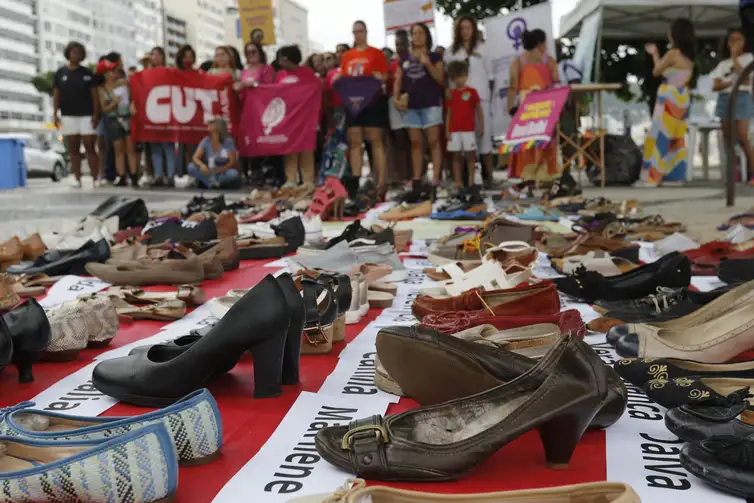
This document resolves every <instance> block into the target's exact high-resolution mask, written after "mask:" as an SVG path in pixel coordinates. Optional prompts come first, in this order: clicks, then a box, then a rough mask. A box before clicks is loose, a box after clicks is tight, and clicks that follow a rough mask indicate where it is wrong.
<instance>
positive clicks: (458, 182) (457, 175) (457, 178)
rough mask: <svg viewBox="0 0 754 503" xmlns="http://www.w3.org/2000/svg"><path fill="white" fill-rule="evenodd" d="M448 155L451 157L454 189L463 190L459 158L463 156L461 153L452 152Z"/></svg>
mask: <svg viewBox="0 0 754 503" xmlns="http://www.w3.org/2000/svg"><path fill="white" fill-rule="evenodd" d="M450 155H452V156H453V179H454V180H455V182H456V188H458V190H461V189H462V188H463V173H462V167H461V156H462V155H463V154H462V153H461V152H452V153H451V154H450Z"/></svg>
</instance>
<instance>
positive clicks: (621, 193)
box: [0, 178, 754, 241]
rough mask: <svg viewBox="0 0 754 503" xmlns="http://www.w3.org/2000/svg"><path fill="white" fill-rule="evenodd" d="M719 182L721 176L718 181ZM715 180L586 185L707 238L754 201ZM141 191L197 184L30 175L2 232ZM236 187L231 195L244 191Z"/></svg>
mask: <svg viewBox="0 0 754 503" xmlns="http://www.w3.org/2000/svg"><path fill="white" fill-rule="evenodd" d="M717 183H719V182H717ZM717 183H716V184H708V185H694V186H691V187H672V188H659V189H646V188H631V187H629V188H606V189H600V188H595V187H588V186H585V187H584V192H585V194H586V196H587V197H599V196H601V197H605V198H607V199H611V200H613V201H621V200H624V199H636V200H638V201H639V202H640V203H641V204H642V206H643V207H644V209H645V213H647V214H653V213H658V214H661V215H663V216H664V217H665V219H666V220H667V221H681V222H683V223H685V224H686V225H687V226H688V228H689V232H688V233H689V235H690V236H691V237H693V238H695V239H698V240H702V241H708V240H711V239H714V238H716V237H720V236H722V234H721V233H719V232H717V231H716V230H715V228H716V227H717V226H718V225H719V224H720V223H721V222H724V221H725V220H727V219H728V218H729V217H730V216H731V215H733V214H735V213H741V212H744V211H746V210H748V209H750V208H752V207H754V188H752V187H748V186H739V187H738V188H737V200H736V206H735V207H734V208H727V207H726V206H725V199H724V195H723V189H722V188H721V187H720V186H719V185H717ZM133 193H136V194H139V197H142V198H143V199H144V200H145V201H146V203H147V205H148V206H149V208H150V209H174V208H179V207H181V206H183V205H184V204H185V202H186V201H187V200H188V199H189V198H190V197H191V196H192V195H193V194H196V193H197V191H196V190H176V189H164V190H156V189H151V190H133V189H116V188H102V189H94V188H92V186H91V180H88V182H86V181H85V188H83V189H80V190H79V189H72V188H69V187H68V186H67V185H66V184H65V183H54V182H51V181H50V180H49V179H46V178H45V179H31V180H29V186H28V187H26V188H22V189H14V190H9V191H3V192H0V238H2V239H7V238H8V237H10V236H12V235H14V234H18V235H20V236H25V235H28V234H31V233H33V232H38V231H41V232H44V231H50V230H59V231H60V230H66V229H68V228H70V226H71V225H72V223H73V222H75V220H77V219H79V218H82V217H84V216H85V215H86V214H87V213H89V212H90V211H91V210H93V209H94V208H95V207H96V206H97V205H98V204H99V203H100V202H102V201H103V200H104V199H105V198H106V197H109V196H111V195H114V194H133ZM242 194H243V192H237V193H234V194H232V195H231V196H230V198H231V199H232V198H234V197H236V196H237V197H240V196H241V195H242Z"/></svg>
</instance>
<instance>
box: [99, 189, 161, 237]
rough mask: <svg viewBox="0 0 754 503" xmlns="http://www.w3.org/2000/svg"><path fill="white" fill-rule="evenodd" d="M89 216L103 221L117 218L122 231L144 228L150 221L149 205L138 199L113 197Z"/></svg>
mask: <svg viewBox="0 0 754 503" xmlns="http://www.w3.org/2000/svg"><path fill="white" fill-rule="evenodd" d="M89 215H90V216H93V217H97V218H101V219H103V220H107V219H108V218H112V217H114V216H117V217H118V219H119V221H118V228H119V229H120V230H124V229H128V228H131V227H143V226H145V225H147V222H148V221H149V211H147V205H146V203H145V202H144V200H143V199H141V198H138V197H127V196H112V197H110V198H108V199H107V200H105V201H104V202H103V203H102V204H100V205H99V206H97V208H96V209H95V210H94V211H92V212H91V213H89Z"/></svg>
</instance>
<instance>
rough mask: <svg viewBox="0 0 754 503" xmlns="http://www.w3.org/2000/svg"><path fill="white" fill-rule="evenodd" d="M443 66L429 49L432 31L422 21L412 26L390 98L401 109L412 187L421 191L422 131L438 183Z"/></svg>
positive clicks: (416, 190) (438, 55)
mask: <svg viewBox="0 0 754 503" xmlns="http://www.w3.org/2000/svg"><path fill="white" fill-rule="evenodd" d="M444 82H445V68H444V63H443V60H442V56H441V55H440V54H439V53H437V52H432V34H431V33H430V32H429V28H427V26H426V25H425V24H422V23H417V24H415V25H413V26H412V27H411V53H410V54H408V55H406V56H403V57H402V58H401V62H400V65H399V66H398V71H397V72H396V74H395V85H394V87H393V98H395V106H396V107H397V108H398V110H401V111H402V112H403V119H404V122H405V124H406V127H407V128H408V134H409V136H410V138H411V160H412V165H413V185H414V187H413V191H414V192H415V193H416V194H417V195H418V194H419V193H421V192H425V191H422V190H421V178H422V169H423V167H424V162H423V157H424V146H423V137H422V131H426V134H427V143H428V144H429V150H430V154H431V155H432V165H433V167H434V184H435V185H438V184H439V181H440V174H441V172H442V158H443V153H442V146H441V144H440V135H441V128H442V125H443V123H444V117H443V111H442V103H443V94H444Z"/></svg>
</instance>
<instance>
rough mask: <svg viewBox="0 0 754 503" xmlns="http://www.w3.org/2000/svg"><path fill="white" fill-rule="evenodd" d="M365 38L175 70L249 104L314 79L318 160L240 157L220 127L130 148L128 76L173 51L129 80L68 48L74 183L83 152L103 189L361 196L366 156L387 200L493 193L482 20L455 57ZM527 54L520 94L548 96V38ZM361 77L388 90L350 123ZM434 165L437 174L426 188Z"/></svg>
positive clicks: (358, 27) (190, 53) (117, 65)
mask: <svg viewBox="0 0 754 503" xmlns="http://www.w3.org/2000/svg"><path fill="white" fill-rule="evenodd" d="M367 35H368V32H367V25H366V23H364V22H363V21H357V22H355V23H354V24H353V41H352V43H351V44H345V43H343V44H339V45H338V46H337V47H336V49H335V51H334V52H325V53H318V54H312V55H310V56H309V57H308V58H306V59H305V60H304V58H303V55H302V53H301V50H300V49H299V47H298V46H286V47H282V48H281V49H280V50H279V51H278V52H277V57H276V59H275V61H272V62H268V60H267V55H266V53H265V51H264V48H263V47H262V46H261V45H260V44H258V43H256V42H250V43H248V44H246V46H245V48H244V55H243V56H244V57H245V64H244V62H243V61H242V57H241V55H240V54H239V53H238V51H237V50H236V49H235V48H233V47H230V46H220V47H218V48H217V49H216V51H215V57H214V60H212V61H207V62H204V63H202V64H199V63H198V61H197V58H196V53H195V51H194V50H193V49H192V48H191V47H190V46H188V45H187V46H184V47H183V48H181V49H180V51H179V52H178V53H177V55H176V58H175V61H174V62H173V64H174V66H175V68H177V69H180V70H199V71H203V72H206V73H208V74H212V75H223V74H230V75H232V77H233V79H234V81H235V82H234V86H233V88H234V90H235V91H236V92H237V93H238V97H239V98H240V99H241V100H243V99H244V97H245V96H246V93H249V92H253V87H254V86H256V85H258V84H266V83H287V82H295V81H298V78H299V77H300V76H303V75H304V74H306V75H307V76H311V75H312V74H314V75H315V76H316V77H317V78H319V79H320V81H321V83H322V86H323V106H322V117H321V121H320V126H319V134H318V142H317V148H316V150H315V151H313V152H299V153H296V154H293V155H287V156H285V157H284V158H265V159H251V158H245V157H241V156H239V155H238V154H237V153H236V148H235V142H234V140H233V138H232V137H230V136H229V135H228V133H227V125H225V124H224V123H223V121H221V120H214V121H212V123H211V124H208V131H207V137H206V138H205V139H204V140H203V141H202V142H201V144H200V145H178V144H171V143H143V144H140V143H136V142H134V141H132V140H131V135H130V131H131V124H130V122H131V120H133V119H132V118H133V117H134V116H135V114H136V110H135V108H134V104H133V100H131V97H130V92H129V85H128V76H129V75H130V74H133V73H135V72H138V71H140V70H141V69H147V68H159V67H164V66H166V65H168V64H169V62H168V61H167V58H166V55H165V51H164V50H163V49H162V48H161V47H155V48H154V49H153V50H152V51H151V53H149V54H147V55H145V56H144V58H143V59H142V61H141V68H137V67H131V68H128V69H127V70H126V69H125V68H124V67H123V60H122V58H121V55H120V54H118V53H116V52H113V53H110V54H107V55H105V56H103V57H102V58H100V61H99V62H98V64H97V65H96V68H95V69H94V70H92V69H90V68H89V67H88V66H86V65H85V64H84V61H85V60H86V49H85V48H84V47H83V45H81V44H79V43H77V42H72V43H70V44H69V45H68V47H67V48H66V50H65V57H66V59H67V61H68V64H67V65H66V66H64V67H62V68H60V70H58V72H57V74H56V76H55V83H54V89H55V91H54V110H55V123H56V125H58V127H59V128H60V130H61V132H62V134H63V135H64V136H65V137H66V140H67V147H68V150H69V152H70V161H71V171H72V173H73V185H74V186H76V187H80V186H81V161H82V155H81V146H82V145H83V150H84V151H85V153H86V157H87V161H88V164H89V169H90V171H91V174H92V176H93V178H94V179H95V186H102V185H106V184H110V183H112V184H114V185H117V186H125V185H129V184H130V185H133V186H145V185H146V186H169V185H172V184H174V183H175V180H176V177H183V176H186V175H188V176H189V177H190V178H191V179H192V180H193V182H194V183H196V184H197V185H198V186H200V187H238V186H240V185H241V184H242V183H243V182H244V179H246V180H248V182H249V183H250V184H251V185H264V184H267V185H269V184H277V185H283V186H284V185H285V184H288V185H294V184H298V183H310V184H314V183H316V181H317V180H318V179H321V178H322V177H324V176H337V177H338V178H340V179H341V180H342V182H343V185H344V186H345V187H346V188H347V189H348V190H349V192H352V191H354V190H357V189H358V184H359V179H360V177H361V175H362V168H363V165H364V161H365V154H366V158H367V159H368V161H369V165H370V168H371V173H372V178H373V181H374V183H375V185H376V187H377V190H378V193H379V197H380V198H384V196H385V193H386V191H387V188H388V187H389V186H391V185H395V184H401V183H405V181H406V180H411V184H412V185H411V187H412V191H413V192H414V195H415V197H414V198H413V199H417V200H421V199H423V198H428V197H431V194H432V192H433V187H436V186H437V185H439V184H440V183H441V180H442V179H443V174H444V173H446V172H447V176H446V179H447V180H448V183H454V184H455V186H456V187H457V189H458V191H461V192H463V193H464V194H467V195H468V197H470V198H473V199H478V198H479V197H480V196H479V193H480V187H479V186H478V185H475V184H474V181H475V179H476V166H477V164H480V165H481V166H482V167H483V170H482V173H481V175H482V178H483V180H484V183H486V184H491V183H492V169H493V166H494V164H495V161H494V158H493V154H494V150H493V139H492V128H491V113H492V112H491V105H490V103H491V98H492V93H493V84H494V82H493V81H494V78H493V69H492V58H491V57H490V55H489V53H488V51H487V49H486V46H485V42H484V37H483V35H482V32H481V31H480V30H479V27H478V23H477V21H476V20H475V19H473V18H471V17H468V16H466V17H462V18H460V19H458V20H457V22H456V23H455V32H454V37H453V43H452V45H451V46H450V47H449V48H447V49H445V48H444V47H436V46H435V45H434V42H433V39H432V34H431V32H430V30H429V29H428V28H427V26H426V25H424V24H421V23H417V24H415V25H413V26H412V27H411V29H410V30H399V31H398V32H397V33H396V34H395V47H394V48H388V47H385V48H383V49H378V48H375V47H371V46H369V45H368V43H367ZM523 44H524V47H525V49H526V55H525V56H524V57H525V58H526V60H525V63H522V65H521V66H522V68H521V75H522V78H521V79H518V78H516V79H515V82H519V83H520V86H519V87H520V88H521V89H520V90H521V91H522V92H524V93H525V92H526V90H527V89H528V88H533V87H532V86H540V87H546V86H548V85H551V84H552V83H553V82H555V81H557V79H558V76H557V67H556V66H555V65H552V64H550V62H554V61H555V59H553V57H552V55H547V54H546V51H545V49H544V47H545V45H544V44H545V34H544V32H543V31H542V30H534V31H532V32H527V33H526V34H525V35H524V39H523ZM522 61H524V60H522ZM541 64H544V65H546V68H547V72H548V73H547V75H545V76H543V77H542V78H541V79H539V80H537V81H536V82H533V81H532V82H530V79H529V78H528V77H526V75H528V73H529V68H534V69H535V71H536V69H537V68H538V66H537V65H541ZM363 76H372V77H374V78H376V79H378V80H380V81H381V82H382V90H381V92H380V93H379V96H378V97H377V99H375V100H374V101H373V102H372V103H371V104H370V105H369V106H368V107H366V108H365V109H364V110H363V111H362V113H360V114H359V115H358V116H352V115H351V114H350V113H348V111H347V110H346V109H345V108H344V106H343V101H342V99H341V97H340V96H339V95H338V93H337V92H336V91H335V83H336V81H337V80H338V79H340V78H342V77H363ZM527 86H529V87H527ZM515 91H516V90H514V92H515ZM515 101H517V100H514V102H515ZM510 108H511V112H513V111H515V110H514V109H513V108H514V107H513V106H511V107H510ZM544 155H546V153H535V154H534V157H533V158H532V159H533V160H532V159H528V158H527V159H520V160H516V159H513V160H512V161H511V163H510V166H511V169H512V174H513V175H515V176H521V175H522V174H523V175H525V176H529V175H531V176H532V178H535V177H539V176H540V174H541V173H542V172H543V171H542V170H537V169H534V170H531V172H528V171H527V166H529V165H530V163H532V162H533V163H535V164H541V162H540V161H539V158H540V157H543V156H544ZM142 156H143V157H144V163H143V164H144V166H143V169H142V162H141V161H142ZM546 164H547V165H546V168H547V169H545V170H544V174H545V175H546V178H547V177H550V178H551V177H552V176H553V175H554V174H555V170H554V169H551V168H552V166H551V165H550V163H549V162H548V163H546ZM430 166H431V167H432V168H433V169H432V172H433V174H432V177H431V180H427V181H425V177H426V174H427V171H428V168H429V167H430Z"/></svg>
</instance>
